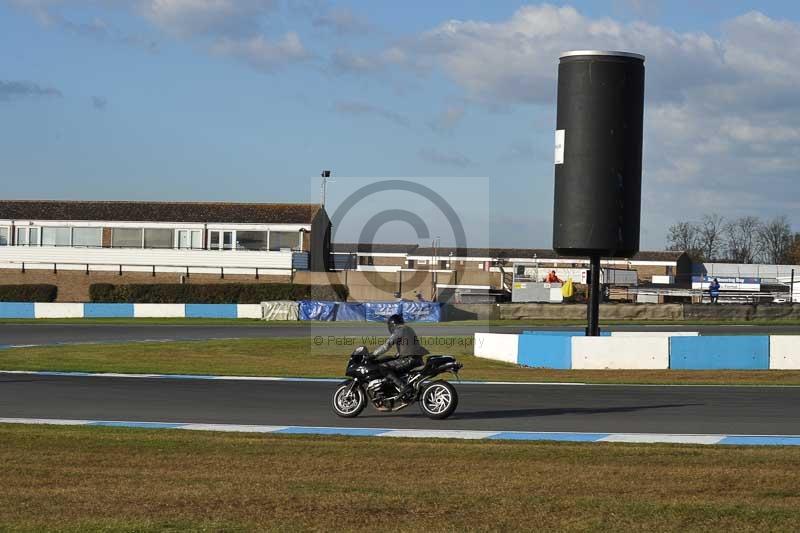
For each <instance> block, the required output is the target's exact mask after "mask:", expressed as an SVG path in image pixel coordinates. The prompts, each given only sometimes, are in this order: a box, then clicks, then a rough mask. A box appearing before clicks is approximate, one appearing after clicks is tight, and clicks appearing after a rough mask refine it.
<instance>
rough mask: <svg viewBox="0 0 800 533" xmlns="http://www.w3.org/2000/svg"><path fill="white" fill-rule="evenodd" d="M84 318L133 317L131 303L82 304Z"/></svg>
mask: <svg viewBox="0 0 800 533" xmlns="http://www.w3.org/2000/svg"><path fill="white" fill-rule="evenodd" d="M83 316H84V318H133V316H134V315H133V304H83Z"/></svg>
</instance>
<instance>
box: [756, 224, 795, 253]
mask: <svg viewBox="0 0 800 533" xmlns="http://www.w3.org/2000/svg"><path fill="white" fill-rule="evenodd" d="M792 241H793V239H792V228H791V226H790V225H789V219H788V218H787V217H786V216H785V215H781V216H779V217H775V218H773V219H772V220H770V221H768V222H765V223H764V224H762V225H761V228H760V231H759V232H758V246H759V249H760V250H761V255H762V257H763V259H764V262H766V263H770V264H773V265H779V264H782V263H784V262H785V261H786V260H787V255H788V252H789V248H790V247H791V246H792Z"/></svg>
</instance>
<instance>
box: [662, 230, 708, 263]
mask: <svg viewBox="0 0 800 533" xmlns="http://www.w3.org/2000/svg"><path fill="white" fill-rule="evenodd" d="M667 231H668V234H667V250H677V251H682V252H686V253H688V254H689V256H690V257H691V258H692V260H694V261H703V252H702V250H700V246H699V244H700V228H699V227H698V225H697V224H695V223H694V222H689V221H681V222H676V223H675V224H673V225H672V226H670V227H669V230H667Z"/></svg>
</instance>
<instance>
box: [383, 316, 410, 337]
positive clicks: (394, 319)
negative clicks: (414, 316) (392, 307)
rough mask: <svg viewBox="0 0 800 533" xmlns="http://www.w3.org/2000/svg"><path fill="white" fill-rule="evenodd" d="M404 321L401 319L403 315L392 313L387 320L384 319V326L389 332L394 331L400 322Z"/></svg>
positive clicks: (403, 322)
mask: <svg viewBox="0 0 800 533" xmlns="http://www.w3.org/2000/svg"><path fill="white" fill-rule="evenodd" d="M405 323H406V321H405V320H403V315H397V314H395V315H392V316H390V317H389V320H387V321H386V326H387V327H388V328H389V333H394V330H395V328H396V327H397V326H399V325H400V324H405Z"/></svg>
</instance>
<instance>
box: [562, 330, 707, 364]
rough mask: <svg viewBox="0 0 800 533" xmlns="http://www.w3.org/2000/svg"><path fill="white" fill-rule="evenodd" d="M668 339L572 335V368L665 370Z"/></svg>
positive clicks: (668, 358)
mask: <svg viewBox="0 0 800 533" xmlns="http://www.w3.org/2000/svg"><path fill="white" fill-rule="evenodd" d="M683 338H687V339H694V338H695V337H683ZM669 341H670V339H669V338H666V337H663V338H659V337H572V368H574V369H592V370H602V369H619V370H621V369H631V370H662V369H664V370H665V369H667V368H669V360H670V357H669Z"/></svg>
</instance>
